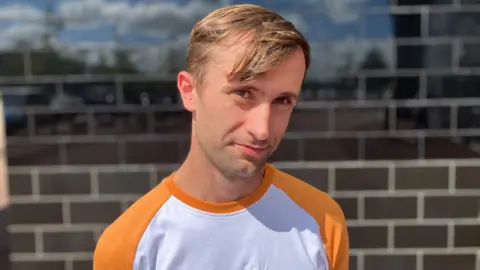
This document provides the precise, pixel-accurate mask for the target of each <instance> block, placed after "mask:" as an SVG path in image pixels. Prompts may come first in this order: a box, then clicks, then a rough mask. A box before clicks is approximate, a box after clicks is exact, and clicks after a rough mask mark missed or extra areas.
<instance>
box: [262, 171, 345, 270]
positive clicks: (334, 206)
mask: <svg viewBox="0 0 480 270" xmlns="http://www.w3.org/2000/svg"><path fill="white" fill-rule="evenodd" d="M270 171H271V173H272V178H273V179H272V183H273V184H274V185H275V186H276V187H277V188H279V189H281V190H282V191H283V192H285V193H286V194H287V195H288V196H289V198H290V199H291V200H292V201H293V202H295V203H296V204H297V205H298V206H300V207H301V208H302V209H303V210H304V211H305V212H307V213H308V214H309V215H310V216H311V217H312V218H313V219H315V221H316V222H317V224H318V227H319V230H320V232H319V233H320V236H321V240H322V241H323V244H324V246H325V250H326V253H327V257H328V262H329V265H330V267H331V269H332V270H348V268H349V250H350V245H349V236H348V231H347V224H346V221H345V215H344V213H343V210H342V208H341V207H340V205H339V204H338V203H337V202H336V201H335V200H334V199H333V198H332V197H331V196H330V195H328V194H327V193H325V192H323V191H321V190H319V189H317V188H315V187H314V186H312V185H310V184H308V183H307V182H305V181H303V180H301V179H298V178H296V177H294V176H292V175H289V174H287V173H285V172H283V171H281V170H278V169H275V168H273V167H270Z"/></svg>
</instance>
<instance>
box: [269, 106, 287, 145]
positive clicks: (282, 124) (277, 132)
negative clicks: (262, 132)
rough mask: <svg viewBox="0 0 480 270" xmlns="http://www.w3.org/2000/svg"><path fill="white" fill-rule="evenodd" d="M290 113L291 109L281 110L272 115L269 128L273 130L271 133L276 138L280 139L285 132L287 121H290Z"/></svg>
mask: <svg viewBox="0 0 480 270" xmlns="http://www.w3.org/2000/svg"><path fill="white" fill-rule="evenodd" d="M290 115H291V111H289V112H286V111H283V112H278V113H275V115H274V116H273V119H272V127H271V128H272V132H273V134H272V135H273V136H274V137H275V139H276V140H280V139H281V138H282V137H283V135H284V134H285V131H286V130H287V128H288V123H289V121H290Z"/></svg>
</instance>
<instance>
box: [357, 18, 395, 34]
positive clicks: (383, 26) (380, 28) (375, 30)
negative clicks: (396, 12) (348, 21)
mask: <svg viewBox="0 0 480 270" xmlns="http://www.w3.org/2000/svg"><path fill="white" fill-rule="evenodd" d="M363 31H364V33H363V36H364V37H366V38H391V37H392V36H393V35H394V32H393V31H394V29H393V20H392V15H391V14H390V13H387V12H386V13H382V14H365V19H364V30H363Z"/></svg>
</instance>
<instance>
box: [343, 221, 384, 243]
mask: <svg viewBox="0 0 480 270" xmlns="http://www.w3.org/2000/svg"><path fill="white" fill-rule="evenodd" d="M348 234H349V238H350V248H386V247H387V246H388V243H387V241H388V236H387V234H388V232H387V227H386V226H369V227H357V226H356V227H349V228H348Z"/></svg>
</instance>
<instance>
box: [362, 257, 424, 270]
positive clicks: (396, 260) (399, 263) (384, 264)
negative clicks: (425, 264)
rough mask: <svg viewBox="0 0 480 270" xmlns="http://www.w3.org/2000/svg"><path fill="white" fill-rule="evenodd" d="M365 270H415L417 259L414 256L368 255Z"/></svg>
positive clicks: (365, 259) (365, 260)
mask: <svg viewBox="0 0 480 270" xmlns="http://www.w3.org/2000/svg"><path fill="white" fill-rule="evenodd" d="M364 263H365V266H364V269H368V270H385V269H388V270H406V269H409V270H415V269H416V267H417V266H416V264H417V259H416V256H413V255H366V256H365V258H364Z"/></svg>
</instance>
